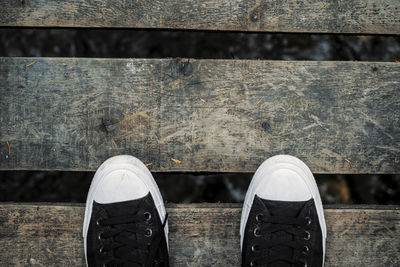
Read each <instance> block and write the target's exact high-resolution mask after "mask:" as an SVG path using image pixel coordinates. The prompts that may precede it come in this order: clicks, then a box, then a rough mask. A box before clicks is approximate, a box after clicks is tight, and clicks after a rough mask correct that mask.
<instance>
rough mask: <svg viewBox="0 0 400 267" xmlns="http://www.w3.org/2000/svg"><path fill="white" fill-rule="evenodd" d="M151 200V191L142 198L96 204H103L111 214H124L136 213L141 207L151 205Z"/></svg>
mask: <svg viewBox="0 0 400 267" xmlns="http://www.w3.org/2000/svg"><path fill="white" fill-rule="evenodd" d="M151 202H152V198H151V195H150V193H149V194H147V195H146V196H144V197H142V198H138V199H134V200H128V201H121V202H114V203H107V204H100V203H96V205H98V206H101V207H102V208H103V209H104V210H106V211H107V214H108V215H109V216H122V215H128V214H131V213H136V212H137V211H138V210H139V209H141V208H143V207H146V206H149V203H151Z"/></svg>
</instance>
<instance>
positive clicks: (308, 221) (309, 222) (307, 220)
mask: <svg viewBox="0 0 400 267" xmlns="http://www.w3.org/2000/svg"><path fill="white" fill-rule="evenodd" d="M305 220H306V225H310V224H311V218H310V217H306V218H305Z"/></svg>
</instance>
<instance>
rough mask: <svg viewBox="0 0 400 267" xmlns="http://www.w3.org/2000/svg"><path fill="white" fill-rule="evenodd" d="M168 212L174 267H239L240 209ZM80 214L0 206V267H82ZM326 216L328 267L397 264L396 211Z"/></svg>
mask: <svg viewBox="0 0 400 267" xmlns="http://www.w3.org/2000/svg"><path fill="white" fill-rule="evenodd" d="M363 208H365V207H363ZM167 210H168V212H169V214H170V217H169V218H170V219H169V227H170V234H169V244H170V258H171V261H172V266H239V265H240V247H239V224H240V212H241V206H239V205H235V204H230V205H229V204H190V205H176V204H172V205H171V204H170V205H168V206H167ZM83 214H84V208H83V207H82V206H61V205H43V204H42V205H39V204H33V205H29V204H23V205H21V204H2V205H0V226H1V227H0V265H1V266H10V265H16V266H22V265H24V266H27V265H29V266H30V265H40V266H82V265H83V262H84V259H83V257H84V256H83V244H82V238H81V227H82V222H83ZM325 216H326V220H327V230H328V240H327V254H326V266H399V265H400V231H399V230H398V229H399V228H400V208H399V207H394V206H391V207H390V208H388V207H384V209H380V207H379V206H373V207H370V208H369V209H358V208H357V206H354V207H353V208H344V209H330V208H328V209H325ZM10 248H12V249H10Z"/></svg>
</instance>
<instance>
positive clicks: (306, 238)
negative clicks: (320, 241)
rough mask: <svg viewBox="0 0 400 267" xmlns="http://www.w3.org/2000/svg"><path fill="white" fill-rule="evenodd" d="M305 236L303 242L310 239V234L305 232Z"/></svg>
mask: <svg viewBox="0 0 400 267" xmlns="http://www.w3.org/2000/svg"><path fill="white" fill-rule="evenodd" d="M305 234H306V235H305V236H304V240H310V238H311V234H310V232H309V231H305Z"/></svg>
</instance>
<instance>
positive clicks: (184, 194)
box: [0, 28, 400, 204]
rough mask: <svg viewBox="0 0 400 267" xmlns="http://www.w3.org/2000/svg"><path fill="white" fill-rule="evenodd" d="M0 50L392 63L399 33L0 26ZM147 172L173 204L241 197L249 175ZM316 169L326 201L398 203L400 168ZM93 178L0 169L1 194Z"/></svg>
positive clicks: (71, 191)
mask: <svg viewBox="0 0 400 267" xmlns="http://www.w3.org/2000/svg"><path fill="white" fill-rule="evenodd" d="M0 56H4V57H5V56H16V57H19V56H23V57H101V58H108V57H109V58H165V57H189V58H212V59H228V58H235V59H268V60H338V61H339V60H340V61H349V60H359V61H392V62H395V61H398V60H400V37H394V36H354V35H326V34H319V35H312V34H269V33H238V32H230V33H226V32H202V31H160V30H150V31H149V30H147V31H142V30H120V29H119V30H115V29H113V30H110V29H90V30H89V29H37V28H36V29H22V28H19V29H18V28H17V29H16V28H2V29H0ZM4 115H5V114H1V116H4ZM260 163H261V162H260ZM153 175H154V176H155V179H156V181H157V183H158V184H159V187H160V190H161V192H162V194H163V196H164V200H166V201H168V202H176V203H190V202H218V201H220V202H242V201H243V199H244V194H245V193H246V190H247V187H248V185H249V183H250V180H251V177H252V174H243V173H229V174H228V173H220V174H216V173H201V174H199V173H154V174H153ZM315 176H316V179H317V183H318V186H319V189H320V192H321V197H322V200H323V202H324V203H326V204H327V203H329V204H332V203H342V204H345V203H346V204H351V203H355V204H400V175H367V174H365V175H318V174H316V175H315ZM92 177H93V173H90V172H31V171H1V172H0V201H29V202H40V201H52V202H85V200H86V194H87V190H88V189H89V185H90V182H91V179H92Z"/></svg>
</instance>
